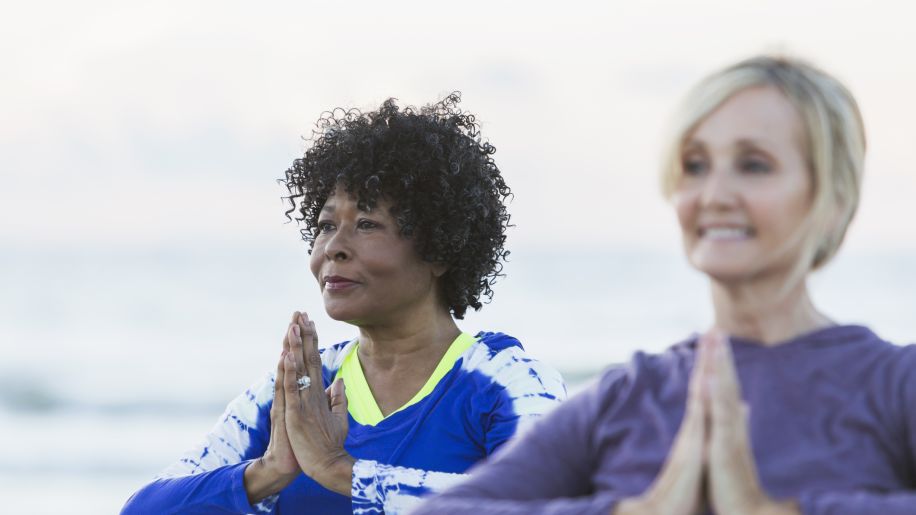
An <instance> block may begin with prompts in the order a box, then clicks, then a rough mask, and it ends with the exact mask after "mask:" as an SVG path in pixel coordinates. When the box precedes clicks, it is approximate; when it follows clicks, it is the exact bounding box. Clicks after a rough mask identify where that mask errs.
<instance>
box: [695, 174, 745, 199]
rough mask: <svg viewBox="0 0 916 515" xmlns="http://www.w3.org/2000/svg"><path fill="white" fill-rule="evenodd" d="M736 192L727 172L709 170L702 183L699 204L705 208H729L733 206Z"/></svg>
mask: <svg viewBox="0 0 916 515" xmlns="http://www.w3.org/2000/svg"><path fill="white" fill-rule="evenodd" d="M736 200H737V192H736V190H735V184H734V180H733V178H732V177H731V174H730V173H729V171H728V170H711V171H710V173H709V174H708V175H707V176H706V180H705V181H703V189H702V191H701V192H700V202H701V203H702V205H703V206H706V207H730V206H733V205H735V203H736Z"/></svg>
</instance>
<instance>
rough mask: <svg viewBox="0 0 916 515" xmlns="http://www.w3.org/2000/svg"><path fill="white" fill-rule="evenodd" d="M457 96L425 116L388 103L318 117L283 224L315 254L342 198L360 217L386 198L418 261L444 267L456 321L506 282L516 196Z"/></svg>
mask: <svg viewBox="0 0 916 515" xmlns="http://www.w3.org/2000/svg"><path fill="white" fill-rule="evenodd" d="M460 101H461V93H460V92H454V93H452V94H450V95H448V96H447V97H445V98H444V99H443V100H441V101H439V102H437V103H435V104H430V105H426V106H424V107H422V108H419V109H417V108H415V107H406V108H404V109H400V108H398V106H397V104H396V100H395V99H394V98H389V99H388V100H386V101H385V102H384V103H383V104H382V105H381V107H380V108H379V109H378V110H377V111H371V112H361V111H359V110H356V109H350V110H344V109H341V108H338V109H335V110H333V111H330V112H325V113H323V114H322V115H321V117H320V118H319V120H318V122H317V123H316V129H315V130H314V131H313V136H312V138H311V139H310V140H309V141H310V142H311V145H310V146H309V147H308V149H307V150H306V151H305V155H304V156H302V158H300V159H296V160H295V161H293V165H292V166H291V167H290V168H289V169H288V170H286V177H285V178H284V179H280V182H281V183H282V184H284V185H285V186H286V188H287V190H288V191H289V194H290V195H289V196H288V197H284V199H286V200H287V201H288V202H289V203H290V208H289V209H288V210H287V211H286V217H287V218H288V219H290V220H293V217H292V216H290V215H291V214H292V213H294V212H295V213H296V215H295V220H296V221H297V222H299V223H302V224H303V225H304V226H305V227H304V228H302V229H301V231H300V232H301V233H302V239H304V240H305V241H306V242H307V243H309V253H311V252H312V248H313V247H314V244H315V237H316V236H317V235H318V227H317V223H318V215H319V213H320V212H321V208H322V207H323V206H324V203H325V202H326V201H327V199H328V197H329V196H330V195H332V194H333V193H334V191H335V189H336V188H337V185H338V184H339V185H342V186H343V187H344V189H345V190H346V191H347V192H348V193H349V194H350V195H353V196H354V197H355V199H356V200H357V202H358V206H359V208H360V209H363V210H368V209H371V208H373V207H375V206H376V204H377V202H378V200H379V198H380V197H384V198H385V199H386V200H388V201H390V202H391V204H392V208H391V214H392V216H393V217H394V218H395V219H396V220H397V223H398V227H399V230H400V233H401V234H402V235H403V236H405V237H408V238H411V239H412V241H413V242H414V245H415V248H416V249H417V252H418V253H419V255H420V257H421V258H423V259H424V260H426V261H428V262H432V263H443V264H445V265H447V267H448V270H447V272H446V273H445V274H444V275H443V276H442V277H441V278H440V279H439V286H440V290H441V294H442V298H443V300H444V302H445V304H446V305H447V306H448V309H449V310H450V312H451V313H452V314H453V315H454V316H455V318H459V319H460V318H463V317H464V314H465V312H466V311H467V308H468V306H470V307H472V308H474V309H475V310H479V309H480V308H481V300H480V299H481V297H486V300H487V301H489V300H490V299H492V297H493V290H492V289H491V288H490V286H492V285H493V284H494V283H495V281H496V279H497V278H498V277H500V276H502V275H503V274H502V267H503V264H502V263H503V262H504V261H505V260H506V258H507V256H508V255H509V251H508V250H505V248H504V245H505V241H506V236H505V233H506V229H507V228H508V227H510V225H509V213H508V212H507V211H506V206H505V201H506V199H507V198H508V197H509V196H511V195H512V193H511V191H510V190H509V187H508V186H506V183H505V181H503V178H502V175H501V174H500V171H499V168H498V167H497V166H496V163H495V162H494V161H493V158H492V157H491V156H492V155H493V153H494V152H496V149H495V148H494V147H493V145H491V144H490V143H488V142H485V141H482V140H481V136H480V128H479V126H478V125H477V123H476V122H475V118H474V115H473V114H470V113H466V112H463V111H462V110H461V109H459V107H458V104H459V102H460Z"/></svg>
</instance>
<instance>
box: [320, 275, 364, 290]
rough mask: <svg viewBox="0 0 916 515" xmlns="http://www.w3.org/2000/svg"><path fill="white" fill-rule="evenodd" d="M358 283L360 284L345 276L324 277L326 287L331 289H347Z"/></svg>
mask: <svg viewBox="0 0 916 515" xmlns="http://www.w3.org/2000/svg"><path fill="white" fill-rule="evenodd" d="M358 284H359V283H358V282H356V281H351V280H350V279H347V278H345V277H338V276H331V277H325V279H324V289H325V290H330V291H341V290H346V289H348V288H352V287H353V286H356V285H358Z"/></svg>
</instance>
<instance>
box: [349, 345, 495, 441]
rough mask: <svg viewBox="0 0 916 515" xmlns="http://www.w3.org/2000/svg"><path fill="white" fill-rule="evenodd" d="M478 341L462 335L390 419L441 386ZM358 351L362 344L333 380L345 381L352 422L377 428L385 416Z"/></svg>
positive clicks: (351, 354) (354, 348) (353, 349)
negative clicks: (365, 373) (373, 393)
mask: <svg viewBox="0 0 916 515" xmlns="http://www.w3.org/2000/svg"><path fill="white" fill-rule="evenodd" d="M476 341H477V340H476V339H475V338H474V337H473V336H471V335H470V334H468V333H461V334H459V335H458V337H457V338H455V341H453V342H452V343H451V345H449V347H448V350H447V351H445V355H444V356H442V359H441V360H440V361H439V364H438V365H436V369H435V370H433V373H432V375H431V376H429V379H427V380H426V384H424V385H423V388H420V391H419V392H417V394H416V395H414V396H413V398H412V399H410V400H409V401H407V404H405V405H403V406H401V407H400V408H398V409H396V410H394V411H392V412H391V413H390V414H389V415H388V416H389V417H390V416H391V415H394V414H395V413H397V412H399V411H401V410H403V409H406V408H407V407H409V406H413V405H414V404H416V403H418V402H420V401H421V400H422V399H423V398H424V397H426V396H427V395H429V394H430V393H431V392H432V391H433V388H435V387H436V385H437V384H439V381H440V380H442V378H443V377H445V374H447V373H448V371H449V370H451V369H452V367H453V366H455V362H456V361H458V357H459V356H461V355H462V354H463V353H464V351H466V350H468V349H469V348H470V347H471V345H473V344H474V342H476ZM358 349H359V343H358V342H357V343H356V344H355V345H353V347H352V349H351V350H350V352H349V353H347V356H346V357H345V358H344V361H343V363H342V364H341V365H340V368H339V369H338V370H337V375H336V376H335V377H334V378H335V379H337V378H338V377H342V378H343V380H344V384H345V385H346V392H347V411H349V412H350V415H351V416H352V417H353V420H355V421H357V422H359V423H360V424H362V425H364V426H374V425H377V424H378V423H379V422H381V421H382V420H384V419H385V416H384V415H382V410H381V409H379V407H378V404H377V403H376V402H375V397H374V396H373V395H372V390H370V389H369V383H368V382H367V381H366V376H365V375H363V367H362V365H360V364H359V355H358V353H357V350H358Z"/></svg>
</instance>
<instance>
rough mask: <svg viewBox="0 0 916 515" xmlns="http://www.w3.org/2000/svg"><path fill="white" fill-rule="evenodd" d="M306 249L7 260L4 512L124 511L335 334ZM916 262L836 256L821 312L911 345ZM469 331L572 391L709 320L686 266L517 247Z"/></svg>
mask: <svg viewBox="0 0 916 515" xmlns="http://www.w3.org/2000/svg"><path fill="white" fill-rule="evenodd" d="M306 261H307V256H306V255H305V252H304V251H303V250H302V249H301V248H295V249H294V250H289V251H286V250H285V249H281V250H280V251H278V250H277V249H273V248H271V249H266V248H264V249H259V248H258V247H257V246H253V245H242V244H239V245H222V246H203V245H198V246H194V245H183V246H175V247H170V248H156V249H134V250H125V249H123V248H112V249H108V250H105V249H99V248H95V249H92V250H82V249H72V248H71V249H33V250H22V249H4V252H2V253H0V285H2V292H0V427H2V428H3V429H2V431H3V433H2V438H0V495H2V498H3V499H4V508H3V511H4V512H5V513H29V514H40V513H87V514H90V513H91V514H101V513H116V512H117V511H118V510H119V508H120V506H121V505H122V504H123V503H124V501H125V500H126V499H127V497H128V496H129V495H130V493H131V492H132V491H134V490H135V489H136V488H137V487H139V486H140V485H142V484H143V483H144V482H146V481H147V480H149V479H150V478H151V477H152V476H153V475H154V474H155V473H156V472H158V471H159V470H160V469H162V468H164V467H165V466H166V465H167V464H168V463H170V462H171V461H172V460H174V459H175V458H176V457H177V456H178V455H179V453H181V452H182V451H183V450H184V449H186V448H188V447H190V446H192V445H193V444H194V443H195V442H196V441H197V439H199V438H200V437H201V436H202V435H203V434H204V433H205V432H206V431H207V430H208V429H209V428H210V427H211V426H212V424H213V423H214V422H215V421H216V419H217V417H218V416H219V414H220V413H221V412H222V409H223V407H224V406H225V404H226V403H227V402H228V401H229V400H230V399H231V398H232V397H234V396H235V395H237V394H239V393H240V392H241V391H243V389H244V388H245V387H246V386H247V385H248V384H250V383H252V382H254V381H255V380H257V379H258V378H259V377H261V376H262V375H263V374H265V373H267V372H269V371H270V370H271V369H272V368H273V367H274V366H275V364H276V360H277V358H278V356H279V352H280V342H281V338H282V334H283V331H284V330H285V327H286V324H287V322H288V319H289V317H290V313H291V312H292V311H293V310H294V309H306V310H307V311H308V312H309V313H310V315H311V316H312V317H313V318H314V319H315V320H316V324H317V327H318V332H319V335H320V341H321V342H322V343H323V344H330V343H333V342H336V341H340V340H344V339H347V338H349V337H350V336H352V334H353V331H352V328H350V327H348V326H346V325H345V324H340V323H337V322H334V321H331V320H329V319H328V318H327V317H326V316H325V315H324V313H323V311H322V309H321V304H320V298H319V296H318V294H317V289H316V287H315V285H314V283H313V280H312V279H311V278H310V276H309V275H308V272H307V265H306ZM914 263H916V255H913V254H909V253H883V254H878V253H869V254H863V253H860V254H855V253H850V254H842V255H841V256H840V257H839V258H838V259H837V260H836V262H835V263H833V264H831V266H830V267H829V268H828V269H827V270H825V271H824V272H822V273H819V274H817V275H815V276H814V277H813V278H812V291H813V294H814V297H815V300H816V302H817V304H818V305H819V306H821V308H822V309H823V310H824V311H826V312H827V313H828V314H830V315H831V316H833V317H834V318H835V319H836V320H839V321H843V322H856V323H867V324H868V325H870V326H872V327H873V328H874V329H875V330H876V331H878V332H879V334H881V335H883V336H884V337H886V338H888V339H890V340H892V341H896V342H899V343H907V342H910V341H913V340H914V338H916V316H914V315H913V313H914V310H913V306H916V267H914V266H913V264H914ZM506 272H507V276H506V277H505V278H503V279H502V280H501V281H500V282H499V283H498V284H497V285H496V286H495V287H494V289H495V291H496V295H495V297H494V299H493V302H492V303H491V304H489V305H486V306H485V307H484V309H483V310H482V311H481V312H479V313H472V314H470V315H469V316H468V317H467V319H466V320H465V321H462V322H461V324H460V325H461V327H462V328H463V329H465V330H468V331H477V330H499V331H504V332H507V333H509V334H513V335H514V336H516V337H518V338H519V339H520V340H521V341H522V342H523V343H524V344H525V345H526V348H527V349H528V350H529V351H530V352H531V353H532V354H533V355H535V356H537V357H538V358H540V359H542V360H545V361H547V362H549V363H551V364H553V365H554V366H556V367H557V368H559V369H560V370H561V372H563V373H564V376H565V377H566V378H567V380H568V381H569V382H570V384H571V387H572V389H573V390H576V389H578V388H581V387H582V385H583V384H585V383H586V382H587V381H588V380H589V378H591V377H593V376H594V375H595V374H597V373H599V372H600V370H601V369H602V368H603V367H604V366H606V365H607V364H611V363H615V362H620V361H624V360H626V359H627V358H628V356H629V355H630V354H631V353H632V352H634V351H635V350H637V349H645V350H649V351H658V350H661V349H663V348H665V347H667V346H668V345H670V344H671V343H673V342H675V341H677V340H679V339H681V338H683V337H685V336H688V335H689V334H690V333H692V332H694V331H697V330H702V329H703V328H704V327H706V326H707V325H708V324H709V322H710V320H711V316H712V313H711V308H710V305H709V301H708V294H707V290H706V283H705V280H704V278H703V277H702V276H700V275H698V274H696V273H695V272H693V271H691V270H690V269H689V267H687V266H686V264H685V263H684V262H683V258H682V257H681V256H679V255H673V254H669V253H664V252H653V251H633V250H628V251H610V250H608V251H601V252H566V251H557V250H551V251H539V250H531V249H529V250H525V249H522V250H519V251H516V252H515V253H513V254H512V256H511V261H510V263H509V264H508V265H507V267H506Z"/></svg>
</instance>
